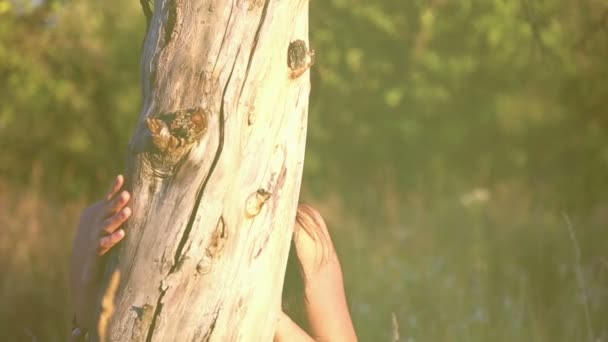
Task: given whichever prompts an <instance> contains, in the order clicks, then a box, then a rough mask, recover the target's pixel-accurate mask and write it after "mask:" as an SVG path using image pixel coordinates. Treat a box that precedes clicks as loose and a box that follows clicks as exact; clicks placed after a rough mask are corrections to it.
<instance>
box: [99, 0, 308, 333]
mask: <svg viewBox="0 0 608 342" xmlns="http://www.w3.org/2000/svg"><path fill="white" fill-rule="evenodd" d="M296 40H303V41H305V42H308V1H307V0H289V1H285V0H282V1H279V0H266V1H262V0H249V1H242V0H238V1H237V0H233V1H213V0H211V1H209V0H206V1H205V0H204V1H190V0H158V1H156V2H155V8H154V15H153V17H152V20H151V23H150V29H149V32H148V35H147V37H146V41H145V46H144V51H143V56H142V60H141V68H142V70H141V71H142V87H143V97H144V101H143V109H142V112H141V115H140V119H139V124H138V126H137V128H136V131H135V133H134V135H133V138H132V140H131V144H130V148H129V153H128V170H127V184H128V187H129V188H130V190H131V192H132V194H133V196H132V197H133V200H132V203H131V207H132V209H133V215H132V217H131V218H130V220H129V221H128V224H127V225H126V227H125V229H126V231H127V235H126V238H125V240H124V241H123V242H122V243H121V244H120V245H119V247H118V248H117V249H116V250H115V251H114V252H112V254H111V255H110V260H109V262H108V267H107V269H106V275H105V284H106V287H105V288H104V290H103V291H102V293H100V298H102V297H103V296H104V293H105V292H106V290H107V284H108V281H109V279H110V275H111V274H113V273H114V272H115V271H118V272H120V275H121V277H120V284H119V288H118V291H116V293H115V295H114V301H113V303H112V317H110V319H109V321H108V322H107V325H106V328H105V329H104V330H105V331H103V333H104V334H103V335H102V336H107V338H106V340H107V341H271V340H272V337H273V335H274V328H275V323H276V318H277V317H278V313H279V309H280V295H281V289H282V285H283V277H284V272H285V265H286V259H287V254H288V249H289V241H290V239H291V233H292V229H293V223H294V218H295V213H296V206H297V202H298V196H299V189H300V182H301V175H302V165H303V159H304V147H305V137H306V120H307V113H308V96H309V92H310V80H309V74H308V72H305V73H303V74H302V75H301V76H299V77H298V78H295V79H294V78H293V77H291V76H290V75H291V74H290V68H289V66H288V47H289V45H290V42H293V41H296ZM135 45H136V44H135ZM99 311H100V312H104V308H103V307H102V305H100V308H99ZM106 312H107V310H106ZM98 330H99V329H98ZM94 335H95V336H94V340H100V334H99V331H97V332H95V334H94Z"/></svg>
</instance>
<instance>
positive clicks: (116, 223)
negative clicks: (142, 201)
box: [103, 207, 131, 234]
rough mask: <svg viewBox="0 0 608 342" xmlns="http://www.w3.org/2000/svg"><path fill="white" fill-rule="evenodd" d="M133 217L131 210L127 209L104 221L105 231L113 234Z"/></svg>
mask: <svg viewBox="0 0 608 342" xmlns="http://www.w3.org/2000/svg"><path fill="white" fill-rule="evenodd" d="M130 216H131V208H129V207H126V208H123V209H122V210H121V211H119V212H117V213H115V214H114V215H112V216H110V217H108V218H107V219H105V221H104V225H103V230H104V232H106V233H108V234H110V233H113V232H114V231H115V230H116V229H118V227H120V225H122V224H123V223H124V222H125V221H126V220H127V219H128V218H129V217H130Z"/></svg>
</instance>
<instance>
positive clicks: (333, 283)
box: [305, 254, 357, 341]
mask: <svg viewBox="0 0 608 342" xmlns="http://www.w3.org/2000/svg"><path fill="white" fill-rule="evenodd" d="M305 296H306V300H305V305H306V312H307V316H308V321H309V324H310V329H311V333H312V334H313V336H315V337H316V338H318V339H320V340H322V341H357V336H356V334H355V330H354V327H353V324H352V321H351V318H350V313H349V311H348V304H347V302H346V295H345V292H344V285H343V279H342V270H341V268H340V264H339V261H338V259H337V257H336V256H335V254H334V255H332V256H330V257H329V258H328V260H326V262H325V263H324V264H323V265H322V266H320V267H319V269H318V270H317V271H316V272H315V273H314V274H309V275H307V280H306V284H305Z"/></svg>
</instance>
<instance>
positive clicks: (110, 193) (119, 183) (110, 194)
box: [106, 175, 125, 201]
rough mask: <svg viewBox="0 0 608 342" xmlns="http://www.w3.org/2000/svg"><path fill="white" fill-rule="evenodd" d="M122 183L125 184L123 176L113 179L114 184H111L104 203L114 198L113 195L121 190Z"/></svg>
mask: <svg viewBox="0 0 608 342" xmlns="http://www.w3.org/2000/svg"><path fill="white" fill-rule="evenodd" d="M124 183H125V177H123V175H118V176H116V179H114V183H112V186H111V187H110V191H108V194H107V195H106V201H110V200H111V199H112V197H114V195H116V193H117V192H118V190H120V188H122V186H123V184H124Z"/></svg>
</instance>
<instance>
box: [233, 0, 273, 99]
mask: <svg viewBox="0 0 608 342" xmlns="http://www.w3.org/2000/svg"><path fill="white" fill-rule="evenodd" d="M269 4H270V0H265V1H264V8H262V15H261V16H260V22H259V23H258V28H257V29H256V30H255V36H254V37H253V43H252V44H251V51H250V52H249V59H248V60H247V68H245V77H244V79H243V85H242V86H241V90H240V91H239V97H238V100H237V103H238V102H239V100H240V99H241V94H242V93H243V89H244V88H245V84H247V77H248V76H249V68H251V63H252V61H253V56H254V55H255V50H256V48H257V46H258V40H259V39H260V32H262V26H264V21H265V20H266V13H268V5H269Z"/></svg>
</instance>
